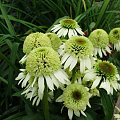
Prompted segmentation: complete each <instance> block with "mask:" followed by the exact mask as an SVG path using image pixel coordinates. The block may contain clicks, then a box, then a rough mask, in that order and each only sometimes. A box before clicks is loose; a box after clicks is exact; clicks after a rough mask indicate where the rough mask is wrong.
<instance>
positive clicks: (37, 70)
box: [16, 47, 69, 105]
mask: <svg viewBox="0 0 120 120" xmlns="http://www.w3.org/2000/svg"><path fill="white" fill-rule="evenodd" d="M16 80H20V81H19V84H20V83H22V84H21V86H22V88H23V87H26V89H25V91H24V92H23V93H24V94H27V96H28V94H30V95H29V96H31V97H30V99H32V98H34V97H35V96H36V97H35V98H34V99H33V102H35V101H36V100H37V99H39V101H40V99H42V96H43V94H44V88H45V85H44V84H45V83H46V84H47V86H48V88H49V89H50V90H51V91H53V90H54V85H55V86H56V87H57V88H58V87H59V86H60V84H69V80H68V76H67V74H66V73H65V72H64V71H63V70H62V69H61V63H60V59H59V55H58V53H57V52H56V51H54V50H53V49H52V48H50V47H39V48H36V49H34V50H32V51H31V52H30V53H29V55H28V56H27V59H26V68H25V69H24V70H22V72H21V73H20V74H19V75H18V77H17V78H16ZM36 91H37V92H36ZM29 96H28V97H29ZM37 105H38V104H37Z"/></svg>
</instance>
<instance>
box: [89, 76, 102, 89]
mask: <svg viewBox="0 0 120 120" xmlns="http://www.w3.org/2000/svg"><path fill="white" fill-rule="evenodd" d="M100 80H101V78H100V77H97V78H96V80H95V81H94V82H93V84H92V86H91V89H94V88H96V87H97V86H98V85H99V83H100Z"/></svg>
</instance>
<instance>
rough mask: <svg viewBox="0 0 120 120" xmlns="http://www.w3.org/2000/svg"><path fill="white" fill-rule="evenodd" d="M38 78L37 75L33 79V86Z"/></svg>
mask: <svg viewBox="0 0 120 120" xmlns="http://www.w3.org/2000/svg"><path fill="white" fill-rule="evenodd" d="M36 80H37V77H35V78H34V80H33V82H32V84H31V87H33V86H34V84H35V82H36Z"/></svg>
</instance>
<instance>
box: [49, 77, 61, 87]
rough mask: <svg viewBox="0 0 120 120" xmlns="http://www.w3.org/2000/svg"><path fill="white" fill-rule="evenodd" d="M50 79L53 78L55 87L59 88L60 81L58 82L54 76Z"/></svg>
mask: <svg viewBox="0 0 120 120" xmlns="http://www.w3.org/2000/svg"><path fill="white" fill-rule="evenodd" d="M50 77H51V79H52V81H53V83H54V85H55V86H56V87H57V88H58V87H59V82H58V80H57V79H56V78H55V77H54V76H53V75H51V76H50Z"/></svg>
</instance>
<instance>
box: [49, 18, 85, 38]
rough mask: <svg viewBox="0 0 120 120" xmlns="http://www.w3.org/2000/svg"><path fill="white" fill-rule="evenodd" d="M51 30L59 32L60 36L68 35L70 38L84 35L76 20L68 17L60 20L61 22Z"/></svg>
mask: <svg viewBox="0 0 120 120" xmlns="http://www.w3.org/2000/svg"><path fill="white" fill-rule="evenodd" d="M51 30H52V32H54V33H57V35H58V37H62V36H63V37H66V36H68V37H69V38H70V37H71V36H76V35H84V33H83V32H82V30H81V28H80V26H79V25H78V23H77V22H76V21H75V20H73V19H68V18H66V19H62V20H60V23H59V24H57V25H54V27H53V28H52V29H51Z"/></svg>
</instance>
